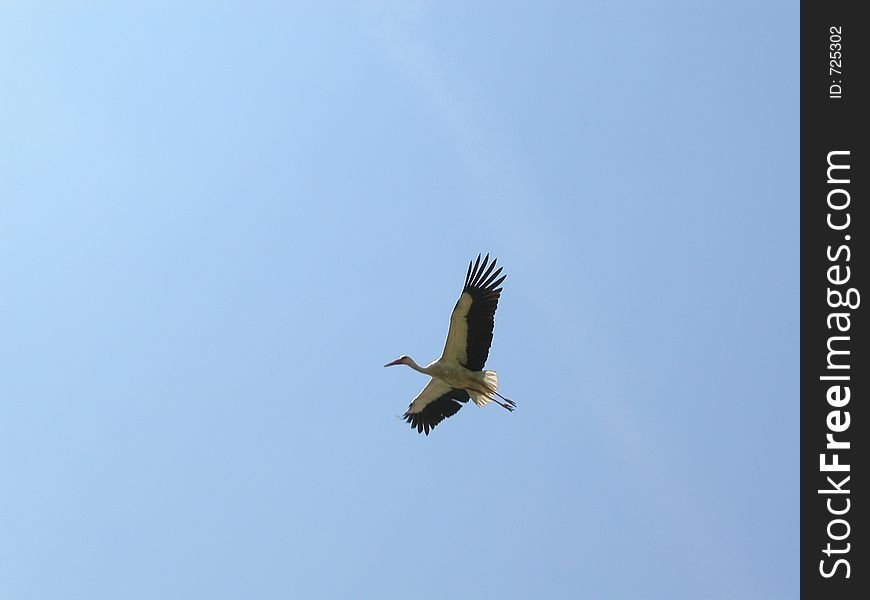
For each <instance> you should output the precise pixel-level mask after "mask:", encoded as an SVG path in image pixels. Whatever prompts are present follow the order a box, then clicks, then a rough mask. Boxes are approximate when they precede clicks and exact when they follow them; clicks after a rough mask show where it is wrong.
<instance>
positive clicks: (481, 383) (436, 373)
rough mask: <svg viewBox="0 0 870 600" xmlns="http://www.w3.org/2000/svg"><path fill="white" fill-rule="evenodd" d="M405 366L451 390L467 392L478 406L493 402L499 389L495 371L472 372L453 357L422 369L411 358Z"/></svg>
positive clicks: (441, 359)
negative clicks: (494, 394)
mask: <svg viewBox="0 0 870 600" xmlns="http://www.w3.org/2000/svg"><path fill="white" fill-rule="evenodd" d="M405 364H407V365H408V366H409V367H411V368H412V369H414V370H415V371H418V372H420V373H424V374H426V375H429V376H430V377H432V379H434V380H436V381H438V382H441V383H443V384H445V385H446V386H447V387H449V388H457V389H463V390H465V391H467V392H468V393H469V395H470V396H471V399H472V400H474V403H475V404H477V405H478V406H483V405H484V404H487V403H489V402H491V401H492V395H493V393H494V392H495V391H496V389H497V387H498V377H497V376H496V373H495V371H470V370H468V369H466V368H465V367H463V366H462V365H461V364H459V362H458V361H457V360H456V359H455V358H453V357H449V358H445V357H444V356H441V357H440V358H439V359H438V360H436V361H433V362H431V363H429V364H428V365H426V366H425V367H421V366H420V365H418V364H417V363H415V362H414V360H413V359H410V358H409V359H408V362H407V363H405Z"/></svg>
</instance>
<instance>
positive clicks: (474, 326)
mask: <svg viewBox="0 0 870 600" xmlns="http://www.w3.org/2000/svg"><path fill="white" fill-rule="evenodd" d="M495 263H496V259H493V261H492V262H491V263H490V262H489V254H487V255H486V257H484V259H483V262H481V260H480V254H478V255H477V260H475V261H474V263H473V264H472V263H471V262H469V263H468V272H467V273H466V274H465V286H464V287H463V289H462V294H461V295H460V296H459V300H457V301H456V306H454V307H453V313H452V314H451V315H450V329H449V330H448V332H447V342H445V344H444V352H442V353H441V357H440V358H438V360H436V361H434V362H432V363H429V364H428V365H426V366H425V367H421V366H420V365H418V364H417V363H416V362H414V359H412V358H411V357H410V356H401V357H399V358H397V359H396V360H394V361H393V362H389V363H387V364H385V365H384V366H385V367H392V366H393V365H407V366H409V367H411V368H412V369H414V370H415V371H417V372H419V373H424V374H426V375H429V376H430V377H431V378H432V379H431V380H430V381H429V383H428V384H426V387H424V388H423V391H421V392H420V393H419V394H418V395H417V397H416V398H414V400H413V401H412V402H411V404H410V406H408V410H407V411H406V412H405V414H404V415H403V416H402V418H403V419H404V420H405V421H406V422H408V423H410V424H411V429H416V430H417V432H418V433H425V434H426V435H429V432H430V431H431V430H432V429H434V428H435V426H436V425H438V423H440V422H441V421H443V420H444V419H446V418H447V417H452V416H453V415H455V414H456V413H457V412H459V409H460V408H462V405H463V404H465V403H466V402H468V399H469V397H470V398H471V400H472V401H473V402H474V403H475V404H476V405H477V406H485V405H487V404H489V403H490V402H495V403H496V404H498V405H500V406H501V407H502V408H505V409H507V410H508V411H511V412H513V410H514V408H515V407H516V404H515V403H514V402H513V401H512V400H508V399H507V398H505V397H504V396H502V395H501V394H499V393H498V392H497V391H496V390H497V388H498V376H497V375H496V373H495V371H484V370H483V365H484V364H485V363H486V358H487V356H488V355H489V346H490V344H492V328H493V325H494V317H495V309H496V308H497V307H498V299H499V296H500V295H501V290H502V288H500V287H499V286H500V285H501V283H502V282H503V281H504V280H505V277H507V275H502V276H501V277H499V275H500V274H501V267H499V268H498V269H497V270H493V269H495ZM487 265H489V266H488V267H487ZM496 396H497V397H498V398H501V400H503V401H504V402H502V401H500V400H498V398H496Z"/></svg>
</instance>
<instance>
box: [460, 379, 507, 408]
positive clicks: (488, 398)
mask: <svg viewBox="0 0 870 600" xmlns="http://www.w3.org/2000/svg"><path fill="white" fill-rule="evenodd" d="M483 386H484V388H485V389H486V390H488V393H486V394H482V393H480V392H475V391H472V390H469V391H468V395H469V396H471V399H472V400H473V401H474V403H475V404H477V405H478V406H486V405H487V404H489V403H490V402H495V403H497V404H498V405H499V406H501V407H502V408H506V409H507V410H510V411H513V409H514V408H515V407H516V404H514V402H513V400H508V399H507V398H505V397H504V396H502V395H501V394H499V393H498V392H497V391H496V390H498V375H497V374H496V372H495V371H484V372H483ZM496 396H498V397H499V398H501V399H502V400H504V402H500V401H499V400H496V398H495V397H496Z"/></svg>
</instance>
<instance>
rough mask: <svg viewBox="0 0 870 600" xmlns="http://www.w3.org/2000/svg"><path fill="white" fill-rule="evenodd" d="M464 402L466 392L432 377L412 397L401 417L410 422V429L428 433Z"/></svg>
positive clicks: (454, 412) (455, 411)
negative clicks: (416, 394)
mask: <svg viewBox="0 0 870 600" xmlns="http://www.w3.org/2000/svg"><path fill="white" fill-rule="evenodd" d="M464 402H468V392H466V391H465V390H460V389H456V388H452V387H450V386H449V385H447V384H446V383H444V382H443V381H441V380H439V379H434V378H433V379H432V380H431V381H430V382H429V383H428V384H426V387H424V388H423V391H422V392H420V394H419V395H418V396H417V397H416V398H414V401H413V402H411V405H410V406H409V407H408V410H407V411H406V412H405V414H404V415H403V418H404V419H405V421H407V422H408V423H410V424H411V429H416V430H417V432H418V433H425V434H426V435H429V432H430V431H431V430H432V429H435V426H436V425H438V423H440V422H441V421H443V420H444V419H446V418H447V417H452V416H453V415H455V414H456V413H457V412H459V409H460V408H462V404H460V403H464Z"/></svg>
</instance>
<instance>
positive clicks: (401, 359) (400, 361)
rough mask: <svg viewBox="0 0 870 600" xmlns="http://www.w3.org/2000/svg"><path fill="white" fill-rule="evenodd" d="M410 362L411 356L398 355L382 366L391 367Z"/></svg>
mask: <svg viewBox="0 0 870 600" xmlns="http://www.w3.org/2000/svg"><path fill="white" fill-rule="evenodd" d="M410 364H411V357H410V356H408V355H407V354H406V355H404V356H400V357H399V358H397V359H396V360H394V361H393V362H388V363H387V364H385V365H384V366H385V367H392V366H394V365H410Z"/></svg>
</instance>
